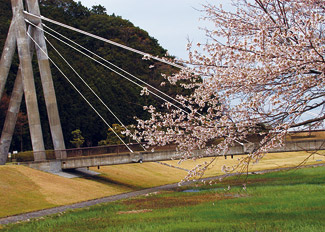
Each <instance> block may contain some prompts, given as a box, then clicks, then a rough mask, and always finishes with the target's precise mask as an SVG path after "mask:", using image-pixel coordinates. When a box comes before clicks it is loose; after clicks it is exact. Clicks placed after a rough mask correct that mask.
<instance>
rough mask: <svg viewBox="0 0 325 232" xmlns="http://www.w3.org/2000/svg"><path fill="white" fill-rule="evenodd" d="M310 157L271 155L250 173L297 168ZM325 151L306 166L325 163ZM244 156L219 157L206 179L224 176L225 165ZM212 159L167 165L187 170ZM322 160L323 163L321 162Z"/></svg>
mask: <svg viewBox="0 0 325 232" xmlns="http://www.w3.org/2000/svg"><path fill="white" fill-rule="evenodd" d="M309 155H310V153H308V152H303V151H301V152H286V153H269V154H267V155H265V157H264V158H263V159H262V160H261V161H260V162H259V163H257V164H251V165H250V166H249V169H248V171H259V170H265V169H276V168H284V167H295V166H297V165H300V164H301V163H303V161H304V160H305V159H306V158H307V157H308V156H309ZM324 155H325V151H318V154H315V155H313V156H311V157H310V158H309V159H308V160H307V161H306V162H305V163H304V164H307V165H308V164H316V163H325V157H324ZM240 157H242V156H234V159H231V158H230V156H228V157H227V159H225V158H224V157H218V158H217V159H216V160H215V161H214V162H213V163H212V164H211V165H210V167H209V168H208V170H207V171H206V172H205V175H204V177H210V176H218V175H222V174H224V173H223V172H222V171H221V168H222V166H223V165H228V166H232V165H235V164H237V163H238V161H237V159H238V158H240ZM211 160H212V158H203V159H198V160H196V161H193V160H186V161H184V162H182V163H180V164H178V161H176V160H171V161H165V163H167V164H171V165H174V166H178V167H181V168H185V169H192V168H194V167H195V166H196V165H198V164H200V163H203V162H205V161H207V162H210V161H211ZM319 160H322V161H319Z"/></svg>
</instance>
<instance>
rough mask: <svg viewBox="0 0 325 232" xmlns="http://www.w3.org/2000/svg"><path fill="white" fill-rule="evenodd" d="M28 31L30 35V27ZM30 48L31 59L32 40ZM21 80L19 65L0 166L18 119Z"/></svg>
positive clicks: (0, 142)
mask: <svg viewBox="0 0 325 232" xmlns="http://www.w3.org/2000/svg"><path fill="white" fill-rule="evenodd" d="M28 31H29V32H30V33H32V30H31V27H29V28H28ZM28 44H29V47H30V54H31V57H33V53H34V49H33V43H32V40H31V39H30V38H29V39H28ZM23 91H24V90H23V80H22V76H21V65H19V68H18V73H17V77H16V80H15V85H14V88H13V90H12V93H11V97H10V102H9V107H8V110H7V115H6V120H5V123H4V125H3V129H2V133H1V138H0V165H4V164H5V163H6V161H7V156H8V152H9V148H10V144H11V141H12V136H13V134H14V131H15V126H16V122H17V118H18V113H19V108H20V105H21V101H22V98H23Z"/></svg>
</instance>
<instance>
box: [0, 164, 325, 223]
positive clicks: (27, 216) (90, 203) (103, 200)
mask: <svg viewBox="0 0 325 232" xmlns="http://www.w3.org/2000/svg"><path fill="white" fill-rule="evenodd" d="M320 166H325V164H324V163H321V164H315V165H306V166H301V167H300V168H303V167H320ZM289 169H293V168H278V169H269V170H264V171H257V172H254V173H250V174H264V173H268V172H276V171H282V170H289ZM235 175H238V173H233V174H230V175H228V176H235ZM221 177H225V175H222V176H215V177H208V178H204V179H202V180H204V181H210V180H215V179H219V178H221ZM192 183H193V182H186V183H184V184H183V185H182V186H187V185H191V184H192ZM175 188H178V183H175V184H168V185H163V186H158V187H154V188H148V189H143V190H139V191H134V192H129V193H122V194H118V195H114V196H109V197H103V198H99V199H94V200H89V201H84V202H79V203H75V204H71V205H64V206H59V207H54V208H50V209H44V210H39V211H35V212H30V213H24V214H19V215H15V216H9V217H5V218H0V225H1V224H3V225H5V224H9V223H15V222H19V221H26V220H30V219H32V218H38V217H44V216H47V215H51V214H57V213H61V212H65V211H67V210H72V209H79V208H84V207H89V206H93V205H97V204H101V203H106V202H112V201H118V200H122V199H127V198H132V197H137V196H141V195H145V194H148V193H154V192H158V191H162V190H170V189H175Z"/></svg>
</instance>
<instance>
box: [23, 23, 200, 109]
mask: <svg viewBox="0 0 325 232" xmlns="http://www.w3.org/2000/svg"><path fill="white" fill-rule="evenodd" d="M25 21H26V22H27V23H29V24H31V25H33V26H35V27H36V28H39V29H40V30H42V31H43V32H45V33H46V34H48V35H50V36H52V37H53V38H55V39H57V40H58V41H60V42H62V43H64V44H66V45H67V46H69V47H71V48H72V49H74V50H76V51H78V52H79V53H81V54H83V55H84V56H86V57H88V58H89V59H91V60H93V61H95V62H97V63H98V64H100V65H102V66H103V67H105V68H107V69H109V70H111V71H112V72H114V73H115V74H117V75H119V76H121V77H123V78H125V79H126V80H128V81H130V82H131V83H133V84H135V85H137V86H138V87H140V88H142V89H143V88H144V87H143V86H142V85H140V84H139V83H137V82H135V81H133V80H131V79H130V78H128V77H126V76H124V75H123V74H121V73H119V72H117V71H116V70H114V69H112V68H111V67H109V66H107V65H105V64H103V63H102V62H100V61H98V60H96V59H95V58H93V57H91V56H90V55H88V54H86V53H85V52H83V51H81V50H79V49H77V48H75V47H74V46H72V45H71V44H68V43H67V42H65V41H63V40H61V39H60V38H58V37H57V36H55V35H53V34H51V33H50V32H48V31H45V30H44V29H43V28H41V27H38V26H36V25H35V24H33V23H32V22H30V21H29V20H27V19H25ZM147 90H148V92H149V93H151V94H152V95H154V96H156V97H158V98H160V99H161V100H163V101H165V102H167V103H169V104H170V105H172V106H174V107H176V108H177V109H179V110H181V111H183V112H184V113H186V114H190V113H189V112H187V111H186V110H184V109H182V108H180V107H179V106H177V105H175V104H174V103H172V102H170V101H168V100H166V99H165V98H163V97H161V96H159V95H158V94H156V93H154V92H153V91H151V90H149V89H147ZM196 113H197V114H200V113H198V112H196Z"/></svg>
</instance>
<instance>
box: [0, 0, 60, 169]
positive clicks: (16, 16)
mask: <svg viewBox="0 0 325 232" xmlns="http://www.w3.org/2000/svg"><path fill="white" fill-rule="evenodd" d="M11 4H12V12H13V19H12V22H11V26H10V29H9V32H8V36H7V40H6V44H5V47H4V50H3V53H2V57H1V61H0V96H2V93H3V90H4V86H5V84H6V80H7V76H8V73H9V69H10V66H11V62H12V57H13V55H14V52H15V48H16V45H17V48H18V56H19V61H20V64H19V70H18V74H17V77H16V80H15V85H14V88H13V91H12V94H11V99H10V103H9V108H8V111H7V115H6V120H5V123H4V127H3V130H2V132H1V138H0V165H1V164H5V162H6V160H7V155H8V152H9V147H10V144H11V141H12V136H13V133H14V129H15V124H16V121H17V116H18V113H19V108H20V105H21V100H22V96H23V94H24V95H25V101H26V108H27V116H28V123H29V130H30V135H31V140H32V146H33V151H34V160H35V161H43V160H46V155H45V147H44V141H43V134H42V128H41V122H40V116H39V109H38V104H37V97H36V89H35V83H34V76H33V69H32V56H33V52H34V48H35V50H36V54H37V60H38V64H39V70H40V75H41V82H42V87H43V93H44V98H45V103H46V109H47V114H48V118H49V124H50V130H51V135H52V140H53V145H54V150H55V154H56V158H57V159H61V158H66V152H65V144H64V139H63V133H62V127H61V122H60V117H59V112H58V107H57V101H56V96H55V91H54V84H53V79H52V74H51V70H50V63H49V59H48V55H47V47H46V42H45V37H44V34H43V32H42V30H40V29H37V28H34V27H32V26H29V29H28V34H29V35H30V36H31V37H32V38H33V40H34V41H35V43H37V46H36V45H35V47H34V42H33V40H32V39H30V38H29V36H28V35H27V33H26V23H25V17H24V13H23V11H24V5H23V0H11ZM26 6H27V8H28V11H29V12H30V13H32V14H35V15H40V10H39V4H38V0H26ZM32 22H33V23H34V24H36V25H37V26H38V27H42V24H41V20H40V19H37V18H36V19H33V21H32Z"/></svg>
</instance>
